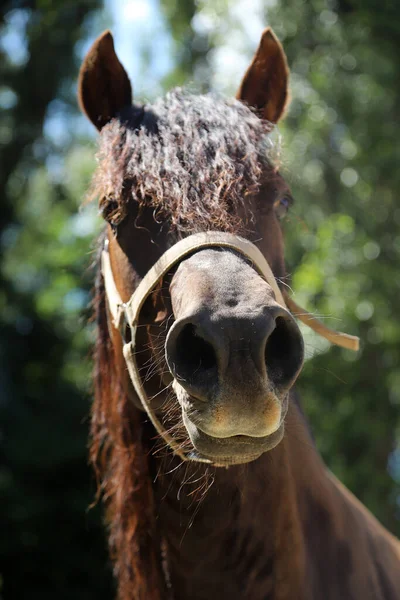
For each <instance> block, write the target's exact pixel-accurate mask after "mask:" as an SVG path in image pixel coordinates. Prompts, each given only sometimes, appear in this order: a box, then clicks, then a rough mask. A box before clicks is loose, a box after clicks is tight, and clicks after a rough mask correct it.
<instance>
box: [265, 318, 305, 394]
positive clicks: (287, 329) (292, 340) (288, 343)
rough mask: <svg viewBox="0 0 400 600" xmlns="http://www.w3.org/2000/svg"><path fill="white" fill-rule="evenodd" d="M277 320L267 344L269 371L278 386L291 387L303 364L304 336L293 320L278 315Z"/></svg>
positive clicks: (267, 365)
mask: <svg viewBox="0 0 400 600" xmlns="http://www.w3.org/2000/svg"><path fill="white" fill-rule="evenodd" d="M275 322H276V327H275V329H274V330H273V332H272V333H271V335H270V336H269V338H268V340H267V343H266V346H265V362H266V367H267V373H268V376H269V378H270V380H271V381H272V382H273V383H274V384H275V385H276V386H278V387H289V386H290V385H292V384H293V382H294V380H295V378H296V377H297V374H298V373H299V371H300V368H301V365H302V364H303V357H304V349H303V338H302V336H301V333H300V331H299V329H298V327H297V325H296V324H295V323H294V322H292V320H289V319H288V318H286V317H277V318H276V321H275Z"/></svg>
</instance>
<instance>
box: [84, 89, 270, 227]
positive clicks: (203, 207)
mask: <svg viewBox="0 0 400 600" xmlns="http://www.w3.org/2000/svg"><path fill="white" fill-rule="evenodd" d="M271 130H272V125H271V124H270V123H269V122H268V121H263V120H261V119H260V118H259V117H258V116H257V115H256V114H255V113H254V112H253V111H252V110H250V108H248V107H247V106H245V105H243V104H242V103H241V102H239V101H237V100H231V101H227V100H223V99H221V98H220V97H218V96H216V95H213V94H207V95H204V96H194V95H191V94H188V93H186V92H184V91H182V90H180V89H176V90H173V91H171V92H170V93H168V94H167V95H166V97H165V98H162V99H160V100H157V101H156V102H155V103H154V104H153V105H152V106H145V107H142V108H139V107H131V108H130V109H128V110H127V111H125V112H123V113H122V114H121V115H120V118H119V119H118V120H117V119H113V120H112V121H111V122H110V123H109V124H108V125H106V126H105V127H104V128H103V130H102V132H101V135H100V149H99V153H98V168H97V171H96V173H95V176H94V180H93V187H92V194H93V195H94V196H97V197H99V198H101V200H100V208H101V209H102V211H103V212H104V213H105V216H106V217H107V218H108V219H109V220H111V221H112V222H114V223H118V222H120V221H121V220H122V219H123V218H124V216H125V215H126V213H127V210H128V209H127V207H128V204H129V202H130V201H135V202H137V203H139V205H143V204H145V205H150V206H152V207H153V208H154V210H155V215H156V216H158V217H159V218H161V219H167V220H168V221H169V224H170V226H171V227H172V228H174V229H175V230H178V231H181V232H187V233H192V232H194V231H199V230H202V229H203V230H204V228H210V227H213V228H215V229H221V230H225V231H235V232H237V231H238V228H239V226H240V223H239V217H238V213H237V209H238V208H239V207H240V206H244V201H245V199H246V197H247V196H249V195H253V194H255V193H256V192H257V191H258V188H259V185H260V176H261V174H262V172H263V170H264V169H263V167H264V166H266V165H268V164H270V161H269V158H270V156H269V155H270V153H271V147H272V144H271V142H270V140H269V139H268V137H267V136H268V134H269V133H270V132H271Z"/></svg>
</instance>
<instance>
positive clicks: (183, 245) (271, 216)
mask: <svg viewBox="0 0 400 600" xmlns="http://www.w3.org/2000/svg"><path fill="white" fill-rule="evenodd" d="M288 77H289V69H288V65H287V59H286V56H285V53H284V50H283V48H282V46H281V44H280V42H279V41H278V39H277V38H276V36H275V35H274V33H273V32H272V30H271V29H269V28H268V29H266V30H265V31H264V33H263V34H262V37H261V41H260V44H259V47H258V49H257V51H256V53H255V55H254V58H253V60H252V62H251V64H250V66H249V68H248V70H247V71H246V73H245V75H244V78H243V80H242V82H241V85H240V87H239V91H238V93H237V96H236V98H235V99H232V100H227V99H224V98H221V97H220V96H218V95H214V94H206V95H202V96H201V95H194V94H191V93H189V92H187V91H185V90H181V89H176V90H172V91H170V92H169V93H168V94H167V95H166V96H165V98H162V99H159V100H157V101H156V102H155V103H153V104H152V105H149V104H146V105H139V104H135V103H134V104H132V88H131V83H130V81H129V78H128V76H127V74H126V72H125V69H124V67H123V66H122V64H121V63H120V61H119V59H118V57H117V55H116V53H115V50H114V44H113V38H112V35H111V33H110V32H109V31H106V32H104V33H103V34H102V35H101V36H100V37H99V38H98V39H97V40H96V41H95V42H94V44H93V46H92V47H91V49H90V50H89V52H88V54H87V56H86V58H85V59H84V62H83V64H82V67H81V71H80V77H79V85H78V88H79V93H78V95H79V102H80V106H81V108H82V110H83V112H84V113H85V114H86V115H87V117H88V118H89V119H90V121H91V122H92V123H93V124H94V125H95V126H96V128H97V129H98V130H99V132H100V137H99V139H100V142H99V151H98V156H97V159H98V166H97V169H96V172H95V174H94V178H93V183H92V187H91V190H90V192H89V195H90V196H96V197H98V198H99V207H100V211H101V214H102V216H103V217H104V219H105V221H106V225H105V230H104V233H103V235H102V237H101V239H100V245H99V254H98V257H99V258H98V271H97V276H96V284H95V294H94V307H95V320H96V324H97V341H96V345H95V361H94V363H95V366H94V388H95V399H94V403H93V408H92V416H91V449H90V457H91V461H92V463H93V466H94V469H95V473H96V476H97V479H98V483H99V495H101V496H102V497H103V499H104V503H105V511H106V521H107V526H108V530H109V547H110V555H111V559H112V563H113V567H114V574H115V578H116V581H117V587H118V592H117V593H118V598H119V599H120V600H134V599H135V600H165V599H174V600H204V599H206V598H207V599H210V598H218V599H220V600H228V599H229V600H239V599H241V600H244V599H246V600H267V599H268V600H338V599H339V598H340V600H395V599H398V598H400V545H399V542H398V541H397V540H396V539H395V538H394V537H393V536H392V535H391V534H390V533H389V532H388V531H386V530H385V529H384V528H383V527H382V526H381V525H380V524H379V523H378V522H377V521H376V520H375V518H374V517H373V516H372V515H371V514H370V513H369V512H368V511H367V509H366V508H364V507H363V505H362V504H361V503H360V502H359V501H358V500H357V499H356V498H355V497H354V496H353V495H352V494H351V493H350V492H349V491H348V490H347V489H346V488H345V487H344V486H343V485H342V484H341V483H340V482H339V481H338V480H336V479H335V477H334V476H333V475H332V474H331V473H330V472H329V471H328V469H327V468H326V467H325V465H324V464H323V462H322V460H321V458H320V456H319V454H318V451H317V449H316V448H315V445H314V442H313V439H312V436H311V434H310V431H309V427H308V424H307V420H306V417H305V416H304V413H303V412H302V409H301V404H300V401H299V398H298V397H297V396H296V392H295V386H294V384H295V381H296V379H297V377H298V375H299V373H300V371H301V368H302V364H303V355H304V349H303V341H302V336H301V333H300V331H299V328H298V326H297V323H296V320H295V318H294V315H293V314H292V312H291V311H290V310H289V306H290V304H289V303H288V302H287V297H288V296H287V294H284V293H283V292H284V291H285V287H286V285H287V284H286V281H287V276H286V271H285V264H284V251H283V235H282V229H281V223H280V221H281V220H282V218H283V217H284V216H285V214H286V213H287V211H288V210H290V206H291V204H292V202H293V198H292V195H291V192H290V189H289V186H288V184H287V183H286V181H285V179H284V178H283V176H282V174H281V173H280V169H279V156H278V155H279V153H278V151H277V148H276V145H275V144H274V142H273V137H272V136H271V132H272V130H273V129H274V127H275V126H276V124H277V123H278V121H279V120H280V119H281V118H282V117H283V116H284V114H285V111H286V109H287V105H288V96H289V94H288Z"/></svg>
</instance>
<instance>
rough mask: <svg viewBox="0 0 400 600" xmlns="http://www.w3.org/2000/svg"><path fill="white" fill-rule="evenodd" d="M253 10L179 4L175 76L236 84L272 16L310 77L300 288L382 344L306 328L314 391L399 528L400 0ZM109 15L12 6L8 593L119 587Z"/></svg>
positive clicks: (295, 147)
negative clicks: (98, 200) (95, 456)
mask: <svg viewBox="0 0 400 600" xmlns="http://www.w3.org/2000/svg"><path fill="white" fill-rule="evenodd" d="M250 5H251V7H252V9H251V10H252V11H253V12H251V11H250ZM250 5H245V3H243V2H241V1H239V0H238V1H234V0H218V1H216V2H212V3H211V2H208V1H206V0H196V2H194V1H192V0H162V1H161V9H162V11H163V14H164V18H165V23H166V27H167V28H168V29H169V31H170V33H171V35H172V36H173V40H174V48H175V50H174V68H173V70H172V71H171V72H170V73H169V74H168V76H167V77H166V78H165V80H164V81H163V86H164V87H165V88H167V87H170V86H171V85H176V84H183V83H188V82H190V83H191V84H192V82H193V83H194V87H196V88H197V89H199V90H201V91H206V90H208V89H209V88H210V87H213V88H217V89H219V90H223V91H226V92H229V93H234V92H235V87H237V86H238V84H239V79H240V74H242V73H243V72H244V70H245V68H246V66H247V64H248V62H249V61H250V59H251V56H252V53H253V51H254V49H255V44H256V43H257V42H256V41H255V39H256V37H255V36H254V31H255V30H257V27H258V28H259V30H261V25H263V24H271V25H272V26H273V28H274V30H275V31H276V33H277V34H278V36H279V37H280V39H281V40H282V42H283V44H284V47H285V50H286V52H287V54H288V59H289V63H290V67H291V70H292V77H291V88H292V98H293V99H292V104H291V108H290V110H289V113H288V116H287V118H286V120H285V122H284V123H283V124H282V125H281V126H280V128H279V129H280V133H281V134H282V142H281V144H282V149H281V161H282V170H283V172H284V174H285V176H286V178H287V179H288V181H290V183H291V186H292V191H293V195H294V196H295V198H296V203H295V206H294V207H293V209H292V211H291V214H290V216H289V219H288V220H287V222H286V223H285V237H286V241H287V248H286V254H287V264H288V270H289V272H290V274H291V286H292V287H293V289H294V290H295V292H296V298H297V299H298V301H299V302H300V303H303V304H304V305H305V306H306V307H308V308H310V309H311V307H312V309H313V310H315V312H316V314H318V315H320V316H321V317H322V318H323V319H324V320H325V321H326V323H327V324H328V325H331V326H332V327H334V328H337V329H342V330H344V331H347V332H349V333H353V334H356V335H359V336H360V337H361V338H362V349H361V351H360V353H359V354H358V355H357V356H355V355H353V354H352V353H350V352H348V351H345V350H340V349H338V348H332V347H330V346H329V345H328V344H327V343H325V342H324V341H322V340H320V339H318V338H317V337H316V336H314V335H313V334H311V333H310V332H305V336H306V346H307V352H308V355H309V357H310V358H311V357H312V360H309V361H308V362H307V363H306V366H305V369H304V372H303V375H302V377H301V379H300V382H299V388H300V392H301V395H302V398H303V404H304V406H305V409H306V412H307V414H308V416H309V418H310V420H311V423H312V427H313V431H314V435H315V437H316V442H317V445H318V447H319V449H320V450H321V452H322V454H323V456H324V458H325V460H326V462H327V464H328V465H329V466H330V467H331V468H332V469H333V471H334V472H335V473H336V475H337V476H338V477H339V478H341V479H342V480H343V481H344V482H345V483H346V484H347V485H348V486H349V487H350V489H352V490H353V491H354V492H355V493H356V494H357V495H358V496H359V498H360V499H361V500H362V501H363V502H365V504H366V505H367V506H368V507H369V508H370V509H371V510H372V511H373V512H374V513H375V514H376V515H377V516H378V518H379V519H380V520H381V521H382V522H383V523H384V524H385V525H387V526H388V527H389V528H390V529H391V530H392V531H394V532H396V533H397V534H399V533H400V521H399V518H398V507H399V497H400V495H399V491H400V490H399V484H400V450H399V437H400V433H399V422H400V418H399V415H400V409H399V406H400V370H399V368H398V365H399V362H400V360H399V359H400V356H399V354H400V318H399V317H400V309H399V302H398V298H399V296H400V271H399V269H398V265H399V259H400V233H399V231H400V227H399V226H400V205H399V204H398V202H397V198H396V192H397V190H398V189H399V178H400V174H399V171H398V169H397V163H398V159H399V153H400V147H399V144H398V142H397V140H398V137H399V135H400V131H399V128H400V125H399V121H398V115H399V108H400V107H399V102H400V98H399V91H400V90H399V88H400V76H399V75H400V73H399V70H400V63H399V62H398V61H397V59H396V57H397V54H398V51H399V45H400V41H399V40H400V36H399V33H400V31H399V30H400V19H399V16H400V5H399V7H397V5H396V4H395V3H393V2H389V0H384V1H381V2H380V3H379V4H377V3H376V2H374V1H373V0H368V1H367V0H365V1H364V0H363V2H362V3H361V0H358V1H357V0H337V1H336V2H333V1H323V0H307V2H305V1H301V0H280V1H279V2H278V3H277V4H276V5H271V3H269V4H268V8H264V7H263V6H262V4H261V3H257V2H254V3H250ZM246 6H247V7H248V8H247V10H248V13H247V12H246V10H245V11H244V9H245V8H246ZM99 8H102V2H100V0H90V1H88V2H83V1H81V2H75V1H72V0H54V1H52V2H47V1H40V2H39V1H37V2H33V1H26V2H17V1H16V0H9V1H8V2H3V3H2V6H1V13H0V109H1V110H0V196H1V199H2V201H1V202H2V204H1V209H0V247H1V258H0V328H1V335H0V420H1V429H0V434H1V437H0V514H1V520H2V526H1V530H2V536H1V538H0V574H1V577H0V581H1V583H0V597H4V598H7V599H9V598H13V599H17V598H25V597H27V595H28V593H29V597H30V598H32V599H35V598H40V599H41V600H46V598H49V599H50V598H54V597H57V598H60V599H62V598H71V597H74V598H77V599H79V598H82V599H83V598H85V599H89V598H96V599H99V598H102V597H104V598H110V597H112V595H113V594H112V582H111V577H110V573H109V569H108V567H107V565H108V560H107V556H106V550H105V545H106V543H105V535H104V531H103V526H102V524H101V518H100V515H99V511H98V509H95V510H90V511H89V510H88V507H89V505H90V503H91V502H92V500H93V497H94V483H93V480H92V476H91V473H90V470H89V469H88V467H87V465H86V462H87V458H86V453H87V452H86V444H87V419H88V413H89V405H90V369H91V364H90V346H91V342H92V329H91V325H90V323H89V324H87V319H88V316H89V309H88V305H89V301H90V292H89V290H90V286H91V281H92V273H91V272H90V269H89V266H90V263H91V261H92V256H91V253H92V252H93V250H92V249H93V241H94V239H95V237H96V228H97V227H98V220H97V219H95V218H94V214H95V212H96V209H95V208H91V207H86V208H85V209H79V206H80V204H81V201H82V198H83V197H84V195H85V190H86V189H87V186H88V183H89V180H90V174H91V172H92V170H93V166H94V158H93V157H94V147H93V144H92V143H91V142H90V141H88V138H87V133H86V131H87V130H86V129H85V128H84V126H83V125H82V120H81V119H80V118H78V117H77V107H76V103H75V98H74V85H75V84H74V81H75V80H76V76H77V72H78V68H79V53H81V52H82V44H84V43H86V40H87V38H88V37H90V38H93V37H94V36H95V35H97V34H98V33H99V32H100V31H101V29H102V28H103V26H102V22H104V20H105V17H104V13H103V12H101V13H100V16H99V13H98V9H99ZM243 11H244V12H243ZM96 19H97V21H96ZM106 22H107V21H106ZM107 24H108V23H107ZM257 31H258V30H257ZM258 33H259V31H258ZM258 33H257V35H258ZM152 43H153V42H152V41H151V40H149V47H150V44H152ZM143 50H144V55H145V54H146V52H148V49H146V48H144V49H143ZM235 53H236V54H235ZM232 56H234V58H233V59H232V58H231V59H229V57H232ZM120 58H121V60H122V61H124V57H123V56H121V57H120ZM148 68H150V67H148ZM237 73H239V75H238V74H237ZM133 84H134V88H135V82H133ZM65 124H67V126H66V125H65ZM275 138H276V139H278V136H277V135H275ZM396 513H397V514H396ZM3 522H4V524H3Z"/></svg>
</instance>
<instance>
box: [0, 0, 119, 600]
mask: <svg viewBox="0 0 400 600" xmlns="http://www.w3.org/2000/svg"><path fill="white" fill-rule="evenodd" d="M99 6H100V2H95V1H90V2H85V3H83V2H81V3H79V2H73V1H66V0H62V1H54V2H51V3H50V2H23V3H21V2H16V1H15V2H12V1H11V2H5V3H3V4H2V7H1V10H2V12H1V16H0V106H1V110H0V197H1V210H0V244H1V269H0V329H1V336H0V420H1V442H0V514H1V517H0V519H1V522H2V524H1V536H0V571H1V587H0V597H2V598H3V597H4V598H6V599H11V598H12V599H13V600H14V599H18V598H21V599H22V598H27V597H28V596H29V597H30V598H32V599H39V598H40V600H45V599H46V598H48V599H50V598H52V599H53V598H54V597H57V598H60V599H61V598H65V599H67V598H77V599H79V598H81V599H82V600H83V599H85V600H87V599H88V598H96V599H97V598H99V597H100V596H101V595H102V594H104V597H111V596H112V582H111V575H110V570H109V569H108V568H107V562H108V559H107V552H106V542H105V536H104V528H103V525H102V523H101V517H100V511H99V510H93V511H89V510H88V507H89V505H90V504H91V502H92V501H93V498H94V491H95V485H94V482H93V477H92V474H91V471H90V469H89V467H88V466H87V458H86V446H87V418H88V413H89V406H90V404H89V400H90V369H91V364H90V354H89V353H90V351H89V348H90V338H91V336H92V334H91V329H90V326H89V327H88V326H87V325H86V320H87V319H86V317H87V315H86V316H85V312H87V308H86V307H87V306H88V304H89V297H90V294H89V288H90V285H91V276H89V274H88V275H87V276H86V277H85V272H87V270H88V266H89V264H90V248H91V244H92V240H93V239H94V237H95V230H94V223H95V221H94V219H93V218H92V217H91V215H90V214H89V213H88V212H87V211H86V212H82V213H78V209H79V205H80V203H81V201H82V198H83V197H84V193H85V189H87V185H88V182H89V180H90V175H91V172H92V170H93V165H94V152H93V147H92V145H88V143H87V141H86V142H85V143H83V142H84V139H86V137H85V136H80V135H79V122H78V121H77V120H76V128H75V119H76V117H75V115H76V113H77V109H76V101H75V85H74V81H75V80H76V74H77V70H78V67H79V59H78V57H77V56H76V54H75V48H76V44H77V42H78V41H79V40H81V39H82V38H83V37H85V36H87V35H88V33H89V28H90V23H91V19H92V18H94V15H95V10H96V9H98V8H99ZM50 121H51V122H52V125H51V128H49V123H50ZM63 122H67V123H68V125H69V127H70V128H71V130H69V129H68V128H63V127H62V123H63ZM48 129H50V130H51V132H52V134H53V135H52V136H50V135H48V131H47V130H48ZM80 137H81V138H82V139H79V138H80ZM79 142H82V145H80V143H79Z"/></svg>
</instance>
